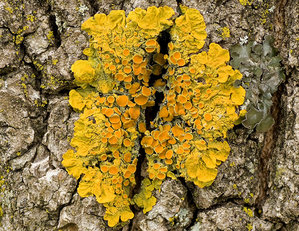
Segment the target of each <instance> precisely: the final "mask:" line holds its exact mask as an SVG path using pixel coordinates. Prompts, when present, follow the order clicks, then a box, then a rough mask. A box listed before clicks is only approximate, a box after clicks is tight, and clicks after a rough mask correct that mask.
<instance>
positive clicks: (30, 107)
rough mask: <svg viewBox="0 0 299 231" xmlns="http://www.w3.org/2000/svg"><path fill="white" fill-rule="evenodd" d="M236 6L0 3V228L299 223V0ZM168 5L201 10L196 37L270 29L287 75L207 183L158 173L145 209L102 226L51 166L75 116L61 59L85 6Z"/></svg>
mask: <svg viewBox="0 0 299 231" xmlns="http://www.w3.org/2000/svg"><path fill="white" fill-rule="evenodd" d="M244 2H246V1H239V0H177V1H175V0H169V1H162V0H122V1H117V0H107V1H101V0H69V1H64V0H56V1H53V0H47V1H40V0H27V1H24V0H20V1H17V0H0V160H1V161H0V207H1V209H0V215H1V216H0V231H2V230H3V231H9V230H18V231H19V230H20V231H21V230H34V231H36V230H69V231H73V230H80V231H86V230H96V231H97V230H124V231H125V230H126V231H129V230H144V231H148V230H156V231H158V230H159V231H160V230H190V231H196V230H286V231H293V230H299V223H298V220H299V198H298V195H299V177H298V175H299V156H298V154H299V151H298V147H299V142H298V141H299V88H298V67H299V49H298V48H299V18H298V15H299V1H298V0H276V1H275V0H264V1H261V0H251V1H248V4H245V3H244ZM250 2H251V4H249V3H250ZM241 3H243V4H241ZM179 4H184V5H186V6H188V7H192V8H196V9H198V10H199V11H200V12H201V14H202V15H203V16H204V19H205V23H206V25H207V29H206V30H207V33H208V38H207V40H206V44H209V43H211V42H215V43H218V44H220V45H221V46H222V47H224V48H226V49H230V48H231V47H232V46H233V45H235V44H238V43H240V41H241V40H242V39H245V38H246V36H247V37H248V39H249V40H250V39H251V40H253V41H255V42H256V43H262V41H263V38H264V37H265V36H266V35H269V34H270V35H272V36H273V37H274V41H275V43H274V45H275V47H276V48H277V50H278V52H279V55H280V57H281V58H282V61H281V65H282V68H283V72H284V74H285V76H286V79H285V81H284V82H283V83H281V84H280V86H279V87H278V90H277V91H276V93H275V94H274V95H273V97H272V101H273V105H272V108H271V114H272V117H273V118H274V120H275V123H274V125H273V126H272V127H271V128H270V129H269V130H268V131H267V132H265V133H258V132H256V131H249V130H248V129H246V128H245V127H244V126H242V125H238V126H236V127H235V128H234V129H233V130H231V131H230V132H229V134H228V142H229V144H230V146H231V149H232V150H231V153H230V155H229V157H228V159H227V160H226V161H225V162H224V163H223V164H222V165H221V166H220V167H219V173H218V175H217V178H216V180H215V182H214V183H213V184H212V185H211V186H209V187H206V188H198V187H196V186H194V184H192V183H190V182H184V181H174V180H170V179H168V180H166V181H165V182H164V183H163V185H162V187H161V191H160V192H157V204H156V205H155V206H154V208H153V210H152V211H150V212H148V213H147V214H143V212H142V210H140V211H135V217H134V219H132V220H131V221H130V222H129V223H128V224H126V225H125V226H124V227H117V228H109V227H108V225H107V223H106V221H105V220H104V219H103V214H104V212H105V209H104V207H103V206H102V205H101V204H99V203H97V202H96V200H95V198H94V197H88V198H80V196H79V195H78V193H77V187H78V183H77V181H76V180H75V179H74V178H73V177H71V176H70V175H69V174H68V173H67V172H66V171H65V169H64V167H63V166H62V164H61V161H62V155H63V154H64V153H65V152H66V150H67V149H68V148H69V147H70V146H69V141H70V139H71V137H72V134H73V128H74V122H75V121H76V120H77V119H78V116H79V114H78V113H76V112H74V111H73V110H72V108H71V107H70V106H69V104H68V92H69V90H70V89H72V88H74V87H75V85H74V84H73V76H72V73H71V71H70V70H71V65H72V64H73V63H74V62H75V61H76V60H78V59H84V55H83V54H82V51H83V49H84V48H87V47H88V40H89V38H88V36H87V34H86V33H85V32H82V31H81V29H80V26H81V24H82V23H83V22H84V21H85V20H87V19H88V18H89V17H91V16H93V15H94V14H95V13H106V14H107V13H109V12H110V11H111V10H114V9H122V10H124V11H125V12H126V14H128V13H129V12H130V11H132V10H134V9H135V8H136V7H141V8H147V7H149V6H152V5H154V6H157V7H159V6H163V5H168V6H170V7H172V8H174V9H175V10H176V11H177V9H178V5H179ZM224 27H228V28H229V30H230V36H229V37H228V36H225V35H223V34H222V32H223V28H224ZM242 74H244V73H242Z"/></svg>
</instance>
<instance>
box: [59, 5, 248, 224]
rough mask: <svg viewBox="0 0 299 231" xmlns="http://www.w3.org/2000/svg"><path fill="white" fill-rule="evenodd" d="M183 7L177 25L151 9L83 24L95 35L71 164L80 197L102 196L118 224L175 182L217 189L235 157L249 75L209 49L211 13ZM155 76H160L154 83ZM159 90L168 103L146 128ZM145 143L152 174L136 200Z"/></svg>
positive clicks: (81, 70)
mask: <svg viewBox="0 0 299 231" xmlns="http://www.w3.org/2000/svg"><path fill="white" fill-rule="evenodd" d="M181 10H182V14H181V15H180V16H179V17H177V18H176V19H175V20H174V22H173V21H172V20H170V19H171V17H172V16H173V15H174V11H173V10H172V9H171V8H170V7H161V8H156V7H149V8H148V9H147V10H143V9H140V8H137V9H135V10H134V11H132V12H130V13H129V15H128V16H127V17H126V16H125V13H124V11H121V10H114V11H111V13H110V14H109V15H105V14H96V15H94V17H91V18H90V19H88V20H87V21H86V22H84V23H83V24H82V29H83V30H85V31H86V32H87V33H88V34H89V35H90V36H91V39H90V47H89V48H87V49H85V50H84V54H85V55H87V56H88V59H87V60H78V61H76V62H75V63H74V64H73V66H72V71H73V72H74V77H75V83H76V84H77V85H78V86H79V87H81V88H79V89H76V90H71V91H70V94H69V96H70V98H69V103H70V105H71V106H72V107H73V108H74V109H75V110H76V111H79V112H81V114H80V118H79V119H78V120H77V121H76V122H75V127H74V136H73V138H72V140H71V142H70V144H71V146H72V147H73V149H70V150H68V151H67V152H66V153H65V154H64V155H63V161H62V164H63V165H64V166H65V168H66V170H67V171H68V172H69V174H71V175H73V176H74V177H75V178H76V179H79V178H80V183H79V187H78V193H79V195H80V196H82V197H87V196H91V195H94V196H95V197H96V199H97V201H98V202H99V203H102V204H103V205H104V206H105V208H106V213H105V215H104V219H105V220H107V221H108V225H109V226H111V227H112V226H115V225H117V224H118V223H119V222H120V221H121V222H126V221H128V220H129V219H132V218H133V216H134V214H133V212H132V211H131V209H130V205H132V204H136V205H137V206H139V207H142V208H143V211H144V213H146V212H148V211H150V210H151V209H152V207H153V206H154V205H155V203H156V198H155V197H154V196H153V191H154V190H157V189H159V188H160V185H161V184H162V182H163V181H164V180H165V179H166V178H172V179H177V177H184V178H185V179H186V180H188V181H192V182H194V183H195V184H196V185H197V186H199V187H204V186H208V185H210V184H211V183H212V182H213V181H214V179H215V177H216V176H217V167H218V166H219V165H220V164H221V162H223V161H225V160H226V159H227V157H228V154H229V152H230V147H229V145H228V143H227V142H226V141H225V140H224V138H225V137H226V133H227V131H228V130H229V129H231V128H232V127H233V125H234V122H235V121H237V120H238V118H239V114H238V106H239V105H241V104H242V103H243V101H244V97H245V91H244V89H243V88H242V87H237V86H236V85H235V81H236V80H239V79H241V78H242V75H241V74H240V72H239V71H237V70H233V69H232V67H231V66H229V65H227V62H228V61H229V53H228V51H227V50H225V49H223V48H221V47H220V46H219V45H218V44H214V43H211V44H210V46H209V50H208V52H200V49H201V48H202V47H203V46H204V43H205V39H206V37H207V34H206V32H205V27H206V26H205V23H204V20H203V16H202V15H201V14H200V13H199V11H197V10H195V9H190V8H187V7H183V6H182V7H181ZM168 28H170V30H169V31H170V39H171V42H170V43H169V44H168V48H169V50H168V52H169V53H168V54H163V53H160V51H161V49H160V45H159V43H158V42H157V39H158V36H159V35H160V33H161V32H162V31H163V30H167V29H168ZM151 60H153V62H152V61H151ZM163 69H165V70H163ZM162 73H165V74H163V76H162ZM151 76H160V78H159V79H158V80H156V81H155V82H154V83H151V82H150V78H151ZM161 76H162V78H161ZM156 91H163V93H164V100H163V102H162V103H161V106H160V110H159V112H158V114H157V117H156V119H155V120H154V121H146V118H145V109H146V108H147V107H152V106H154V105H155V93H156ZM148 122H150V123H148ZM148 124H151V128H150V130H147V129H149V125H148ZM141 137H142V138H141ZM140 145H141V146H142V148H143V149H144V151H145V154H146V158H147V165H148V168H147V177H145V179H143V181H142V184H141V188H140V191H139V193H138V194H136V195H134V196H132V189H133V187H134V186H135V184H136V183H135V173H136V170H137V159H138V155H139V152H140V151H139V147H140Z"/></svg>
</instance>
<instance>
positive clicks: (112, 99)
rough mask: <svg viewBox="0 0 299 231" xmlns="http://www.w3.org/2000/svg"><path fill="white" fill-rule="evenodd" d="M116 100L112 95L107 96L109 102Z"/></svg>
mask: <svg viewBox="0 0 299 231" xmlns="http://www.w3.org/2000/svg"><path fill="white" fill-rule="evenodd" d="M114 101H115V98H114V97H113V96H112V95H110V96H108V97H107V102H108V103H114Z"/></svg>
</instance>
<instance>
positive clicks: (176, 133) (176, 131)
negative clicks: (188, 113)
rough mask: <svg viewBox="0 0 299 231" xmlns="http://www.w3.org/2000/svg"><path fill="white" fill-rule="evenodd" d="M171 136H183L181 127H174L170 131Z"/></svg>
mask: <svg viewBox="0 0 299 231" xmlns="http://www.w3.org/2000/svg"><path fill="white" fill-rule="evenodd" d="M171 131H172V133H173V135H174V136H175V137H179V136H181V135H183V134H184V129H182V128H181V127H179V126H178V125H175V126H174V127H173V128H172V129H171Z"/></svg>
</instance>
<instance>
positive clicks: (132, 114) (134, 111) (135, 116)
mask: <svg viewBox="0 0 299 231" xmlns="http://www.w3.org/2000/svg"><path fill="white" fill-rule="evenodd" d="M129 115H130V117H131V118H132V119H134V120H137V119H138V117H139V116H140V108H139V107H137V106H135V107H131V108H130V109H129Z"/></svg>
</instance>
